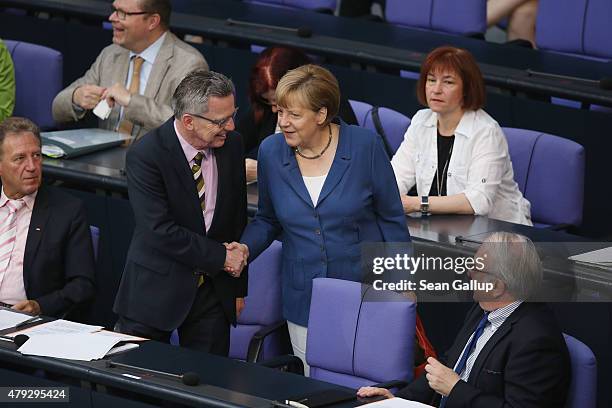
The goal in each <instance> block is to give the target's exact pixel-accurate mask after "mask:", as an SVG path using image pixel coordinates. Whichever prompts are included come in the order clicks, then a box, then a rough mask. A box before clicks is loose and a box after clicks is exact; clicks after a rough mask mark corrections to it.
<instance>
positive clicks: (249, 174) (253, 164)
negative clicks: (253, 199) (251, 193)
mask: <svg viewBox="0 0 612 408" xmlns="http://www.w3.org/2000/svg"><path fill="white" fill-rule="evenodd" d="M244 166H245V167H246V181H247V183H250V182H251V181H257V160H253V159H244Z"/></svg>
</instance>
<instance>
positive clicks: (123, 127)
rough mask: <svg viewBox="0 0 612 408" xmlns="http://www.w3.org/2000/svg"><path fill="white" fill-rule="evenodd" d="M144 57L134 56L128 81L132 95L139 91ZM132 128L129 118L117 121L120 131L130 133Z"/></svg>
mask: <svg viewBox="0 0 612 408" xmlns="http://www.w3.org/2000/svg"><path fill="white" fill-rule="evenodd" d="M143 62H144V59H143V58H142V57H136V58H134V69H133V70H132V80H131V81H130V89H128V92H129V93H130V94H132V95H135V94H136V95H137V94H138V93H139V92H140V69H141V68H142V63H143ZM133 129H134V124H133V123H132V122H130V121H129V120H125V119H123V120H122V121H121V123H119V128H118V129H117V130H118V131H119V132H120V133H125V134H128V135H131V134H132V130H133Z"/></svg>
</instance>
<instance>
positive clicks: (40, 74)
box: [4, 40, 63, 130]
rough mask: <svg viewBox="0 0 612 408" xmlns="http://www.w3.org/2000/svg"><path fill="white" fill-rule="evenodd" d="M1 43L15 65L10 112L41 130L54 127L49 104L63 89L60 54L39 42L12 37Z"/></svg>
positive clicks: (61, 58)
mask: <svg viewBox="0 0 612 408" xmlns="http://www.w3.org/2000/svg"><path fill="white" fill-rule="evenodd" d="M4 42H5V43H6V46H7V48H8V50H9V52H10V53H11V57H12V58H13V64H14V65H15V91H16V100H15V109H14V111H13V115H15V116H24V117H27V118H29V119H31V120H32V121H34V123H36V124H37V125H38V126H39V127H40V128H41V129H42V130H47V129H52V128H55V122H54V121H53V116H52V114H51V104H52V103H53V98H55V95H57V94H58V93H59V92H60V91H61V90H62V80H63V79H62V78H63V76H62V69H63V57H62V54H61V53H60V52H59V51H56V50H54V49H51V48H47V47H43V46H41V45H36V44H30V43H26V42H20V41H11V40H5V41H4ZM41 67H44V69H41Z"/></svg>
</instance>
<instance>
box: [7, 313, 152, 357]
mask: <svg viewBox="0 0 612 408" xmlns="http://www.w3.org/2000/svg"><path fill="white" fill-rule="evenodd" d="M18 334H25V335H27V336H28V337H29V339H28V341H26V342H25V343H24V344H23V345H22V346H21V347H19V348H18V349H17V351H18V352H20V353H22V354H24V355H32V356H44V357H55V358H65V359H69V360H81V361H92V360H97V359H100V358H102V357H104V356H106V355H107V354H108V353H109V352H110V351H111V349H113V348H114V347H115V346H116V345H117V343H119V342H124V341H140V340H145V339H143V338H140V337H135V336H129V335H126V334H122V333H114V332H110V331H105V330H102V326H90V325H87V324H81V323H75V322H71V321H68V320H61V319H59V320H54V321H51V322H47V323H43V324H40V325H38V326H34V327H31V328H29V329H25V330H21V331H18V332H14V333H11V334H9V335H8V336H10V337H15V336H16V335H18ZM120 347H121V350H120V351H123V350H127V349H130V348H134V347H138V345H125V346H120Z"/></svg>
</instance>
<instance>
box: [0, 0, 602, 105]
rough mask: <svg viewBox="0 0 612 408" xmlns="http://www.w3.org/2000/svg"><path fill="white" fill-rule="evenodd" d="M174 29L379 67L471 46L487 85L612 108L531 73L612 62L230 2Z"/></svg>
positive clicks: (30, 0)
mask: <svg viewBox="0 0 612 408" xmlns="http://www.w3.org/2000/svg"><path fill="white" fill-rule="evenodd" d="M3 3H5V4H6V5H10V6H15V7H26V8H32V9H38V10H47V11H52V12H56V13H63V14H66V15H71V16H79V15H80V16H86V17H90V18H98V19H106V18H107V17H108V14H109V4H108V3H107V2H100V1H94V0H5V1H4V2H3ZM175 9H176V11H179V12H176V13H174V14H173V17H172V23H171V25H172V27H173V29H174V30H177V31H179V32H186V33H193V34H200V35H203V36H205V37H207V38H212V39H221V40H227V41H233V42H239V43H256V44H285V45H293V46H297V47H301V48H304V49H306V50H308V51H310V52H313V53H317V54H321V55H327V56H334V57H341V58H347V59H349V60H350V61H354V62H362V63H365V64H372V65H375V66H383V67H393V68H404V69H409V70H418V68H419V66H420V63H421V61H422V59H423V57H424V54H425V53H427V52H429V51H430V50H431V49H432V48H434V47H436V46H440V45H444V44H455V45H457V46H460V47H464V48H467V49H469V50H470V51H471V52H472V53H473V54H474V55H475V57H476V59H477V60H478V61H479V63H480V64H481V69H482V71H483V74H484V77H485V80H486V81H487V83H488V84H490V85H494V86H498V87H501V88H505V89H512V90H517V91H524V92H534V93H539V94H545V95H553V96H559V97H566V98H573V99H577V100H584V101H586V102H591V103H598V104H602V105H610V106H612V91H606V90H602V89H600V88H599V87H598V86H597V85H590V84H585V83H581V82H579V81H574V80H557V79H544V78H535V77H531V76H529V75H528V74H527V72H526V69H528V68H530V69H532V70H536V71H544V72H550V73H555V74H563V75H571V76H577V77H581V78H589V79H593V80H599V79H600V78H602V77H610V76H612V63H602V62H596V61H589V60H584V59H581V58H576V57H570V56H565V55H560V54H555V53H550V52H541V51H535V50H529V49H523V48H519V47H508V46H504V45H500V44H492V43H488V42H485V41H482V40H476V39H471V38H466V37H460V36H455V35H446V34H441V33H432V32H429V31H424V30H416V29H409V28H403V27H396V26H393V25H389V24H383V23H375V22H368V21H362V20H356V19H350V18H344V17H334V16H330V15H325V14H320V13H314V12H308V11H299V12H296V11H292V10H283V9H279V8H274V7H266V6H259V5H252V4H248V3H242V2H236V1H223V0H199V1H197V2H191V4H190V5H181V6H178V7H175ZM227 18H232V19H235V20H248V21H251V22H259V23H266V24H271V25H276V26H282V27H289V26H291V27H299V26H309V27H312V28H313V31H314V35H313V36H312V37H310V38H300V37H297V36H296V35H288V34H287V33H286V32H282V31H278V30H270V29H262V28H250V27H237V26H229V25H227V24H226V23H225V20H226V19H227Z"/></svg>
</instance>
